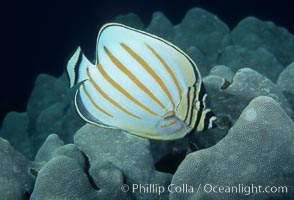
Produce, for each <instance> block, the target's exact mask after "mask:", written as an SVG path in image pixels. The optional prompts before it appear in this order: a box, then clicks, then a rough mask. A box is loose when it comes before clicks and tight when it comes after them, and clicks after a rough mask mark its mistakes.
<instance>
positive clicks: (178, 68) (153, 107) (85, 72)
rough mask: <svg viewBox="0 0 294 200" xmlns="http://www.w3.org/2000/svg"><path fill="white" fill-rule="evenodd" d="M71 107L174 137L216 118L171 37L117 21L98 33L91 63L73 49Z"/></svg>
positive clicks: (98, 119)
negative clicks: (93, 58) (73, 90)
mask: <svg viewBox="0 0 294 200" xmlns="http://www.w3.org/2000/svg"><path fill="white" fill-rule="evenodd" d="M67 73H68V76H69V79H70V87H73V86H74V85H76V84H78V83H81V84H80V86H79V88H78V90H77V92H76V95H75V99H74V102H75V107H76V110H77V112H78V114H79V115H80V117H81V118H82V119H84V120H85V121H86V122H88V123H91V124H94V125H97V126H102V127H107V128H115V129H122V130H124V131H126V132H128V133H130V134H134V135H137V136H140V137H144V138H149V139H156V140H175V139H179V138H182V137H184V136H185V135H186V134H187V133H189V132H191V131H192V130H193V129H196V130H197V131H203V130H206V129H208V128H212V127H213V126H214V125H213V124H214V123H213V121H214V120H215V119H216V117H215V115H214V114H213V113H212V111H211V110H210V108H208V107H207V103H206V102H207V94H206V91H205V88H204V85H203V83H202V81H201V76H200V73H199V70H198V68H197V66H196V64H195V63H194V61H193V60H192V59H191V58H190V57H189V56H188V55H187V54H186V53H184V52H183V51H182V50H180V49H179V48H178V47H176V46H175V45H173V44H171V43H170V42H168V41H166V40H164V39H162V38H160V37H157V36H155V35H152V34H149V33H146V32H143V31H140V30H137V29H134V28H131V27H128V26H125V25H122V24H117V23H109V24H106V25H104V26H103V27H102V28H101V29H100V31H99V34H98V38H97V46H96V63H95V64H92V63H91V62H90V61H89V60H88V59H87V58H86V57H85V56H84V55H83V53H82V51H81V49H80V48H78V49H77V50H76V52H75V53H74V55H73V56H72V57H71V58H70V60H69V61H68V64H67Z"/></svg>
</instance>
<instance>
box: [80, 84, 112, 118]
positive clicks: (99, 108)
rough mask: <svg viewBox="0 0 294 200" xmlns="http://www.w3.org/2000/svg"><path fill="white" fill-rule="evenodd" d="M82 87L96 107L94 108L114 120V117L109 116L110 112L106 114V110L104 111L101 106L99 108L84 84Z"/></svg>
mask: <svg viewBox="0 0 294 200" xmlns="http://www.w3.org/2000/svg"><path fill="white" fill-rule="evenodd" d="M82 86H83V89H84V91H85V94H86V95H87V97H88V98H89V100H90V101H91V103H92V104H93V105H94V107H95V108H96V109H97V110H99V111H100V112H102V113H104V114H105V115H107V116H108V117H111V118H113V115H111V114H109V113H108V112H106V111H105V110H104V109H102V108H101V107H100V106H98V105H97V104H96V103H95V101H94V99H93V98H92V97H91V95H90V94H89V92H88V91H87V89H86V86H85V84H82Z"/></svg>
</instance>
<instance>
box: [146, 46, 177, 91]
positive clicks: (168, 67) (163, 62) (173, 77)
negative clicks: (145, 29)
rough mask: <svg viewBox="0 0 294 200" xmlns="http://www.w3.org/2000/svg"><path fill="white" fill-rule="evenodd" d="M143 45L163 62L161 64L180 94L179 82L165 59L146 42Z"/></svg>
mask: <svg viewBox="0 0 294 200" xmlns="http://www.w3.org/2000/svg"><path fill="white" fill-rule="evenodd" d="M145 45H146V46H147V47H148V49H150V50H151V52H152V53H153V54H154V55H155V56H156V57H157V58H158V60H159V61H160V62H161V63H162V64H163V66H164V67H165V69H166V70H167V71H168V73H169V75H170V76H171V77H172V79H173V81H174V83H175V84H176V86H177V89H178V92H179V96H181V94H182V90H181V87H180V84H179V82H178V80H177V78H176V76H175V74H174V72H173V71H172V69H171V68H170V66H169V65H168V64H167V63H166V62H165V60H164V59H163V58H162V57H161V56H160V55H159V54H158V53H157V52H156V51H155V49H153V48H152V47H151V46H150V45H148V44H146V43H145Z"/></svg>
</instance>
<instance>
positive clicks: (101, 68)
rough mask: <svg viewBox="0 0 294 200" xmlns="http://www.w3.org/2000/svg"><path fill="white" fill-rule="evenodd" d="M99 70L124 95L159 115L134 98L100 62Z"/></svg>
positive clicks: (151, 112) (153, 113)
mask: <svg viewBox="0 0 294 200" xmlns="http://www.w3.org/2000/svg"><path fill="white" fill-rule="evenodd" d="M97 68H98V70H99V72H100V73H101V75H102V76H103V77H104V78H105V79H106V80H107V81H108V82H109V83H110V84H111V85H112V86H113V87H115V88H116V89H117V90H118V91H120V92H121V93H122V94H123V95H125V96H126V97H127V98H128V99H129V100H131V101H132V102H134V103H135V104H137V105H138V106H140V107H141V108H143V109H144V110H146V111H147V112H149V113H150V114H152V115H154V116H158V115H157V114H156V113H155V112H153V111H152V110H150V109H149V108H148V107H146V106H145V105H144V104H142V103H141V102H140V101H138V100H137V99H136V98H134V97H133V96H132V95H131V94H130V93H129V92H128V91H126V90H125V89H124V88H122V87H121V86H120V85H119V84H118V83H117V82H115V81H114V80H113V79H112V78H111V77H110V76H109V75H108V74H107V73H106V71H105V70H104V69H103V67H102V66H101V65H100V64H98V66H97Z"/></svg>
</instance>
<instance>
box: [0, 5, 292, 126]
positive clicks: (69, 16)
mask: <svg viewBox="0 0 294 200" xmlns="http://www.w3.org/2000/svg"><path fill="white" fill-rule="evenodd" d="M1 4H2V5H1V6H0V25H1V28H0V30H1V31H0V36H1V37H0V39H1V54H0V59H1V63H0V66H1V78H0V86H1V92H0V124H1V123H2V120H3V117H4V116H5V115H6V113H7V112H8V111H12V110H15V111H19V112H22V111H24V110H25V106H26V103H27V100H28V98H29V96H30V93H31V91H32V88H33V84H34V81H35V79H36V77H37V75H38V74H39V73H47V74H50V75H53V76H60V75H61V74H62V72H63V71H64V68H65V66H66V62H67V60H68V58H69V57H70V56H71V55H72V53H73V52H74V50H75V49H76V47H77V46H78V45H80V46H82V49H83V50H84V51H85V54H86V55H94V51H95V41H96V37H97V31H98V30H99V28H100V27H101V25H102V24H104V23H106V22H110V21H112V19H114V18H115V17H116V16H117V15H118V14H127V13H128V12H134V13H136V14H137V15H139V16H140V17H141V19H142V20H143V22H144V23H145V25H148V23H149V21H150V19H151V16H152V13H153V12H154V11H162V12H163V13H164V14H165V15H166V16H167V17H168V18H169V19H170V20H171V21H172V23H173V24H177V23H179V22H180V21H181V19H182V18H183V17H184V15H185V13H186V12H187V10H189V9H190V8H192V7H201V8H204V9H206V10H208V11H210V12H212V13H214V14H216V15H217V16H218V17H219V18H220V19H221V20H222V21H224V22H225V23H226V24H228V25H229V27H230V28H233V27H234V26H235V25H236V24H237V23H238V22H239V21H240V20H241V19H243V18H244V17H246V16H249V15H253V16H256V17H258V18H260V19H262V20H270V21H274V22H275V23H276V24H277V25H279V26H283V27H285V28H287V29H288V30H289V31H290V32H292V33H294V23H293V20H294V12H293V6H292V5H291V1H290V0H288V1H283V0H280V1H277V0H273V1H270V0H268V1H264V0H262V1H258V0H255V1H253V0H247V1H245V0H244V1H236V0H224V1H218V0H191V1H185V0H182V1H171V0H162V1H160V0H157V1H156V0H143V1H139V0H125V1H118V0H117V1H112V0H107V1H100V0H96V1H95V0H83V1H82V0H80V1H77V0H72V1H68V0H64V1H62V0H45V1H40V0H28V1H23V0H17V1H7V2H6V3H1Z"/></svg>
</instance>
